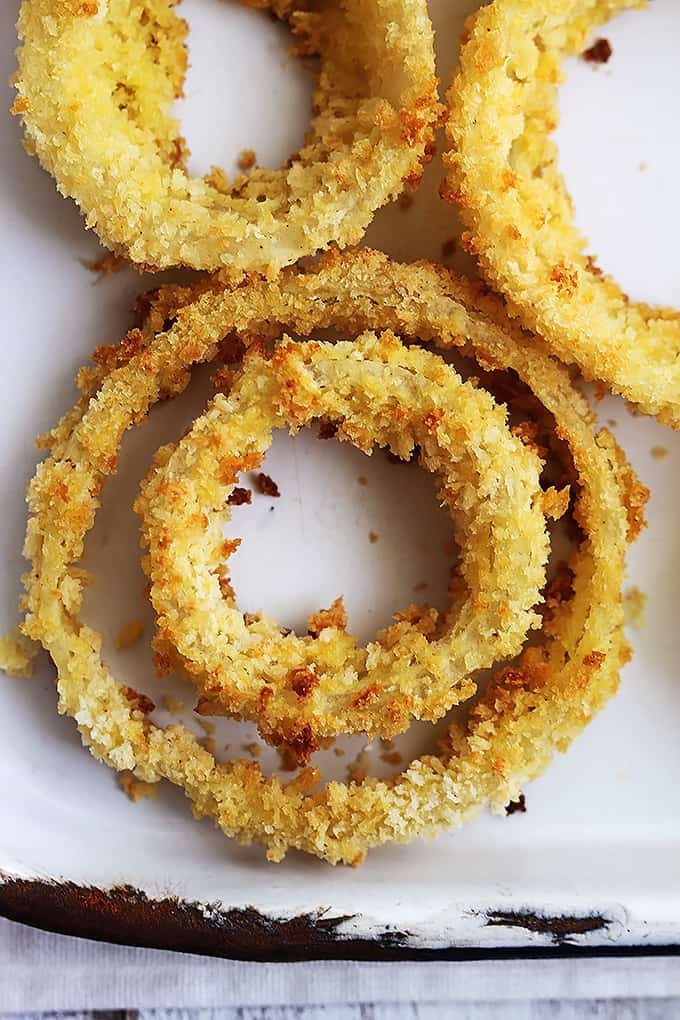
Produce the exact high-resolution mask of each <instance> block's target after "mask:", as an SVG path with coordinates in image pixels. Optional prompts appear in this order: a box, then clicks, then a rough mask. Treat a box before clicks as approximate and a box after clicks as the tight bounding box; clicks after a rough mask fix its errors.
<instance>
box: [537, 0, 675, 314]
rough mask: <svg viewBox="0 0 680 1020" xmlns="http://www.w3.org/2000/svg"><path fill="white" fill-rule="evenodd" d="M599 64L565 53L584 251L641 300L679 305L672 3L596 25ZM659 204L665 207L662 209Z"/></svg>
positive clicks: (564, 159) (573, 177)
mask: <svg viewBox="0 0 680 1020" xmlns="http://www.w3.org/2000/svg"><path fill="white" fill-rule="evenodd" d="M602 37H604V38H606V39H607V40H608V42H609V43H610V45H611V47H612V55H611V57H610V58H609V60H608V61H607V63H605V64H597V63H595V64H593V63H588V62H586V61H584V60H582V59H580V58H575V59H571V60H569V61H567V63H566V65H565V70H566V71H567V75H568V77H567V80H566V82H565V83H564V85H563V86H562V88H561V90H560V126H559V128H558V130H557V133H556V140H557V143H558V146H559V162H560V169H561V170H562V173H563V174H564V176H565V179H566V183H567V187H568V189H569V191H570V193H571V195H572V198H573V199H574V204H575V207H576V223H577V226H578V228H579V229H580V230H581V231H582V233H583V234H584V236H585V237H586V238H587V239H588V243H587V246H586V251H587V252H589V253H590V254H592V255H593V256H594V257H595V260H596V262H597V264H598V265H599V266H600V267H601V268H602V269H604V270H605V271H606V272H608V273H611V274H613V275H614V277H615V279H616V280H617V281H618V283H619V284H620V286H621V287H622V289H623V290H624V291H625V292H626V293H627V294H628V295H629V296H630V297H631V298H632V299H633V300H637V301H647V302H650V303H658V304H662V305H667V304H671V305H676V306H677V305H678V304H680V275H679V273H678V263H677V253H676V242H675V239H676V238H677V236H678V234H679V233H680V207H679V206H678V202H677V167H678V162H679V160H680V143H679V142H678V135H677V132H675V131H672V130H668V129H667V127H666V126H667V125H670V124H672V123H673V122H674V118H675V116H676V112H677V96H678V94H679V93H680V64H678V60H677V46H676V39H677V3H676V2H675V0H655V2H654V3H653V4H651V5H649V7H647V8H646V9H645V10H643V11H626V12H624V13H623V14H620V15H619V16H617V17H616V18H614V19H613V20H612V21H610V22H608V23H607V24H605V25H604V26H603V27H602V28H600V29H598V31H597V32H596V35H595V38H602ZM660 208H663V210H664V212H663V216H660V215H659V212H658V210H659V209H660Z"/></svg>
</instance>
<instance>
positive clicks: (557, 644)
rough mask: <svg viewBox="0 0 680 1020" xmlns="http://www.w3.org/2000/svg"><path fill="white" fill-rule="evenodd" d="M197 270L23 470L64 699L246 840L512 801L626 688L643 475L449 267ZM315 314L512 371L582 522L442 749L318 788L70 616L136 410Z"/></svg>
mask: <svg viewBox="0 0 680 1020" xmlns="http://www.w3.org/2000/svg"><path fill="white" fill-rule="evenodd" d="M202 287H203V291H202V293H201V294H200V295H199V296H198V297H197V299H196V300H195V301H194V303H193V304H189V305H186V306H185V307H180V308H179V309H177V310H175V311H171V308H172V304H173V300H174V299H173V296H172V295H170V297H169V298H167V299H164V301H165V304H166V307H165V308H162V309H161V310H160V311H155V310H153V309H152V316H151V319H150V322H149V323H147V328H146V330H143V331H141V332H140V331H133V332H132V333H131V334H129V335H128V337H126V338H125V340H124V341H123V344H122V345H121V346H120V347H113V348H110V349H107V350H102V351H100V352H99V353H98V361H99V367H98V368H97V369H95V370H93V371H89V372H85V373H84V374H82V375H81V377H80V381H81V385H82V387H83V389H84V390H85V392H84V394H83V397H82V399H81V401H80V402H79V404H78V405H76V407H75V408H74V410H73V411H71V412H70V413H69V414H67V415H66V416H65V418H64V419H63V420H62V422H61V423H59V425H57V427H56V428H55V429H54V430H53V431H52V433H51V434H50V437H49V439H48V440H47V442H49V443H50V444H51V448H52V449H51V455H50V456H49V458H48V459H47V460H46V461H44V462H43V463H42V464H41V465H40V466H39V468H38V470H37V471H36V475H35V477H34V479H33V481H32V482H31V484H30V486H29V494H28V498H29V506H30V518H29V523H28V529H27V538H26V546H25V552H26V555H27V557H28V558H29V559H30V562H31V566H30V569H29V571H28V573H27V574H26V576H25V585H26V597H25V605H26V619H25V622H24V629H25V632H26V633H27V635H28V636H29V637H32V638H34V639H36V640H38V641H40V642H41V644H42V645H43V646H44V647H45V648H46V649H47V650H48V652H49V654H50V655H51V656H52V658H53V660H54V662H55V665H56V668H57V677H58V679H57V685H58V692H59V707H60V711H61V712H62V713H67V714H68V715H71V716H72V717H73V718H74V719H75V720H76V722H77V724H78V728H79V730H80V733H81V735H82V738H83V741H84V743H85V744H86V745H88V746H89V747H90V749H91V751H92V753H93V754H94V755H95V757H97V758H99V759H100V760H102V761H105V762H107V763H108V764H109V765H111V766H113V767H114V768H116V769H118V770H123V769H129V770H132V771H134V772H135V774H136V775H137V777H138V778H139V779H142V780H145V781H154V780H158V779H160V778H166V779H169V780H170V781H171V782H172V783H175V784H176V785H178V786H180V787H182V788H183V789H184V790H185V792H186V794H187V796H188V797H189V798H190V799H191V800H192V802H193V810H194V813H195V814H196V815H198V816H201V815H209V816H210V817H211V818H213V819H214V820H215V822H216V823H217V825H218V826H219V827H220V828H221V829H222V830H223V831H224V832H225V833H226V834H228V835H230V836H234V837H236V838H237V839H238V840H239V841H240V842H242V843H249V842H251V841H253V840H257V841H259V842H261V843H263V844H264V845H265V846H266V847H267V848H268V856H269V857H270V858H271V859H272V860H279V859H281V858H282V857H283V856H284V854H285V852H286V850H287V849H288V848H291V847H297V848H300V849H302V850H306V851H308V852H309V853H313V854H316V855H317V856H319V857H322V858H325V859H326V860H328V861H331V862H333V863H336V862H340V861H342V862H347V863H357V862H358V861H360V860H361V858H362V857H363V855H364V853H365V852H366V850H367V849H368V848H370V847H372V846H377V845H378V844H380V843H384V842H387V841H393V842H406V841H408V840H411V839H413V838H414V837H416V836H422V835H432V834H434V833H435V832H437V831H438V830H439V829H441V828H443V827H445V826H448V827H452V826H457V825H460V824H462V823H463V822H464V821H466V820H467V819H469V818H471V817H472V816H474V815H475V814H476V813H477V812H479V810H480V809H481V808H482V807H483V806H485V805H491V806H492V807H493V808H496V809H499V810H501V809H502V808H503V806H504V805H505V804H507V802H508V801H509V800H512V799H513V798H516V797H517V795H518V792H519V790H520V788H521V787H522V785H523V784H524V783H526V782H527V780H529V779H531V778H532V777H534V776H536V775H537V774H538V773H539V772H540V771H541V770H542V769H543V767H544V766H545V765H546V764H547V762H548V761H549V759H550V757H551V755H552V754H553V753H554V752H555V751H556V750H564V749H565V748H566V747H567V745H568V744H569V743H570V741H571V740H572V739H573V738H574V737H575V736H576V735H577V734H578V733H580V732H581V730H582V729H583V727H584V726H585V724H586V723H587V722H588V720H589V719H590V718H591V717H592V715H593V714H594V713H595V712H596V711H597V710H598V709H599V708H601V707H602V705H603V704H604V702H605V701H606V700H607V698H608V697H609V696H610V695H611V694H612V693H613V692H614V691H615V689H616V686H617V681H618V672H619V667H620V665H621V663H622V661H624V659H625V657H626V655H627V646H626V643H625V640H624V636H623V630H622V622H623V619H622V618H623V611H622V605H621V586H622V581H623V573H624V556H625V550H626V545H627V542H628V540H629V539H630V538H631V537H633V536H634V535H635V534H636V533H637V531H639V529H640V527H641V526H642V507H643V506H644V501H645V496H646V493H645V490H644V489H643V488H642V487H641V486H640V484H639V482H637V480H636V479H635V476H634V475H633V473H632V471H631V469H630V468H629V467H628V465H627V463H626V461H625V458H624V455H623V454H622V452H621V451H620V450H619V448H618V447H617V445H616V443H615V441H614V439H613V438H612V436H611V435H610V434H609V433H608V432H606V431H605V430H603V431H602V432H600V433H599V434H598V435H595V433H594V432H593V421H592V415H591V413H590V411H589V409H588V407H587V405H586V403H585V401H584V400H583V398H582V397H581V396H580V395H579V394H578V393H577V392H576V391H575V390H574V388H573V387H572V385H571V383H570V381H569V377H568V374H567V372H566V370H564V369H563V368H561V367H560V366H559V365H558V364H557V363H556V362H554V361H553V360H552V359H551V358H550V356H549V355H548V354H547V353H546V351H545V349H544V347H543V345H542V344H541V342H540V341H539V340H537V339H536V338H535V337H531V336H527V335H525V334H523V333H522V332H521V331H520V330H519V329H518V328H517V327H515V326H513V325H512V323H511V322H510V321H508V320H507V318H506V316H505V313H504V309H503V307H502V305H501V304H500V302H498V301H497V300H496V299H495V298H493V297H488V296H487V297H485V296H483V295H482V294H481V293H480V292H479V291H478V290H476V289H475V288H474V286H473V285H472V284H470V283H469V282H468V281H464V280H459V279H456V278H455V277H453V276H451V275H449V273H448V272H447V271H446V270H444V269H443V268H441V267H437V266H433V265H430V264H427V263H422V264H414V265H412V266H403V265H399V264H397V263H393V262H390V261H389V260H388V259H387V258H386V256H384V255H380V254H378V253H375V252H370V251H358V252H354V253H349V254H347V255H346V256H344V257H343V256H340V255H335V254H333V255H332V256H331V257H327V258H325V259H323V260H321V262H320V263H319V264H318V265H317V266H316V267H315V269H314V270H313V271H312V272H310V273H308V274H304V273H300V272H299V271H296V270H290V271H286V272H284V273H283V274H282V275H281V276H280V277H279V278H278V279H276V280H274V281H272V282H271V283H268V282H267V281H264V280H253V279H247V278H246V279H244V280H243V281H242V282H241V284H240V285H239V284H233V285H232V286H230V287H226V288H225V287H222V286H221V284H220V281H219V280H218V279H215V280H213V281H211V283H210V284H208V285H206V284H205V283H204V284H202ZM182 300H184V296H182V295H180V296H178V298H177V302H176V303H177V304H179V303H181V301H182ZM168 315H169V316H170V319H169V321H168V323H167V327H168V328H167V329H166V330H165V331H164V332H160V333H158V335H156V336H153V335H152V325H151V323H153V324H154V325H155V324H157V323H162V322H163V321H164V320H165V319H166V317H167V316H168ZM319 326H324V327H327V326H332V327H334V328H336V329H337V330H338V331H340V332H342V333H344V335H356V334H358V333H360V332H362V331H364V330H382V329H389V330H392V331H394V332H398V333H399V334H401V335H402V336H404V337H405V338H407V339H408V338H415V337H418V338H420V339H422V340H425V341H432V342H434V343H436V344H438V345H439V346H440V347H442V348H447V347H452V346H459V347H461V348H462V349H463V351H464V352H465V353H468V354H474V355H476V356H477V358H478V360H479V361H480V363H481V365H482V366H483V367H485V368H486V369H489V370H491V369H493V370H496V371H497V372H498V373H501V372H502V373H505V377H506V378H507V377H508V376H507V373H508V372H509V374H510V378H511V380H512V378H513V377H514V378H517V379H519V380H521V381H522V382H523V383H524V384H526V386H528V387H529V388H530V389H531V391H532V392H533V394H534V395H535V397H536V398H537V399H538V400H540V402H541V403H542V404H543V406H544V408H545V414H546V415H547V416H552V417H553V418H554V422H555V431H556V434H557V435H558V436H559V437H560V439H561V441H563V443H565V444H567V446H568V448H569V451H570V455H571V458H572V460H573V471H574V493H575V495H574V516H575V518H576V520H577V522H578V525H579V527H580V529H581V532H582V536H583V537H582V540H581V542H580V544H579V546H578V548H577V549H576V551H575V552H574V554H573V555H572V557H571V559H570V562H569V570H570V573H569V580H568V583H565V584H562V585H560V586H558V588H557V589H556V590H554V591H552V592H550V593H549V595H548V596H547V598H546V611H545V620H546V623H545V627H544V630H543V636H542V641H541V642H540V643H539V644H537V645H535V646H534V647H531V648H529V649H528V650H527V651H526V652H525V654H524V656H523V658H522V659H521V660H520V662H519V664H518V665H517V666H515V667H514V668H512V669H509V670H508V669H505V670H502V671H501V673H500V674H499V675H498V676H497V677H496V678H495V679H494V681H493V682H492V683H491V684H490V686H489V688H488V689H487V691H486V692H485V693H484V695H483V696H482V697H481V699H480V701H479V702H478V703H477V704H476V705H475V707H474V708H473V709H472V710H471V712H470V714H469V717H468V720H467V722H466V723H465V724H464V725H459V724H455V725H453V726H452V727H451V729H450V732H449V737H448V739H447V742H446V746H444V747H443V748H442V750H441V752H440V753H439V754H437V755H434V754H432V755H426V756H423V757H422V758H419V759H417V760H415V761H413V762H411V763H410V764H409V765H408V767H407V768H406V769H405V770H404V771H403V772H402V773H401V775H399V776H396V777H394V778H392V779H387V780H377V779H373V778H368V779H366V780H364V781H363V782H362V783H359V784H357V783H350V784H349V785H344V784H342V783H337V782H331V783H329V784H328V785H327V786H325V787H324V788H323V789H322V790H321V791H319V792H317V793H314V792H308V791H306V790H305V788H304V783H298V784H296V783H295V781H294V782H293V783H292V784H289V785H287V786H286V785H284V784H283V783H282V782H281V780H280V779H278V778H277V777H269V778H267V777H266V776H265V775H264V774H263V773H262V771H261V769H260V767H259V765H258V764H257V762H254V761H242V760H231V761H228V762H225V763H218V762H216V761H215V758H214V757H213V755H212V754H210V753H209V752H208V751H207V750H206V749H205V748H203V747H201V746H200V744H199V743H198V742H197V740H196V738H195V737H194V736H193V735H192V734H190V733H189V732H188V731H187V730H186V729H185V728H183V727H181V726H171V727H168V728H167V729H160V728H159V727H157V726H155V725H153V724H152V723H151V722H150V721H149V719H148V718H147V715H146V712H148V705H147V704H146V703H145V701H146V700H148V699H144V698H143V697H140V696H137V695H136V694H135V692H134V691H131V690H130V688H127V687H125V686H123V685H121V684H119V683H118V682H117V681H116V680H115V679H114V678H113V676H112V675H111V673H110V671H109V669H108V667H107V666H106V664H105V663H104V662H103V660H102V657H101V644H102V641H101V637H100V635H99V634H97V633H96V632H95V631H93V630H92V629H91V628H90V627H88V626H86V625H85V624H84V623H83V622H82V621H81V620H80V619H79V617H78V610H79V606H80V602H81V587H82V575H81V574H80V573H79V572H78V570H77V568H76V567H75V564H76V563H77V561H78V560H79V558H80V557H81V555H82V552H83V543H84V539H85V536H86V534H87V532H88V530H89V529H90V528H91V527H92V524H93V522H94V517H95V513H96V510H97V506H98V502H99V493H100V491H101V488H102V485H103V483H104V481H105V480H106V477H107V476H108V475H110V474H111V473H112V472H113V471H114V470H115V467H116V458H117V454H118V450H119V446H120V442H121V439H122V436H123V434H124V432H125V430H126V429H127V428H129V427H130V426H131V425H132V424H135V423H137V422H139V421H141V420H142V419H143V418H144V416H145V415H146V413H147V412H148V410H149V408H150V406H151V405H152V404H153V403H154V402H156V401H157V400H159V399H160V398H161V397H167V396H170V395H171V394H172V393H178V392H180V391H181V390H182V389H183V388H184V387H185V386H186V383H187V380H188V377H189V369H190V368H191V366H192V365H194V364H197V363H199V362H202V361H206V360H208V359H210V358H211V357H213V355H214V354H215V353H216V350H217V348H218V344H219V342H220V340H221V339H222V338H223V337H224V336H228V335H229V334H230V333H233V332H234V331H236V332H237V333H239V334H240V335H242V336H244V337H248V336H252V335H258V334H259V335H265V336H266V335H270V336H277V335H280V333H281V332H282V330H284V329H285V328H288V329H290V330H291V331H292V332H295V333H296V334H298V335H301V336H308V335H310V334H311V333H312V332H313V331H314V330H315V329H317V328H318V327H319Z"/></svg>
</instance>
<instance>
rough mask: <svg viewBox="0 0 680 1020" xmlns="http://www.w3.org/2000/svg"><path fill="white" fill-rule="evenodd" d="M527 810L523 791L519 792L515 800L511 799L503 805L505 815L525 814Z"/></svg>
mask: <svg viewBox="0 0 680 1020" xmlns="http://www.w3.org/2000/svg"><path fill="white" fill-rule="evenodd" d="M526 811H527V799H526V797H525V796H524V794H523V793H520V795H519V797H518V798H517V800H511V801H510V803H509V804H506V805H505V813H506V815H516V814H518V813H519V814H522V815H525V814H526Z"/></svg>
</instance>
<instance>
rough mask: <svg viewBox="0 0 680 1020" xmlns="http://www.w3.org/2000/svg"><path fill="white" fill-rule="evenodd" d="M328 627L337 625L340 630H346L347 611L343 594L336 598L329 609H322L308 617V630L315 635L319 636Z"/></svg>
mask: <svg viewBox="0 0 680 1020" xmlns="http://www.w3.org/2000/svg"><path fill="white" fill-rule="evenodd" d="M326 627H336V628H337V629H338V630H345V628H346V627H347V611H346V610H345V603H344V601H343V598H342V595H339V596H338V598H337V599H334V600H333V602H332V603H331V605H330V606H329V608H328V609H320V610H319V611H318V613H312V614H311V616H309V617H308V619H307V631H308V632H309V633H310V634H311V635H312V636H313V637H318V636H319V634H320V633H321V631H322V630H325V628H326Z"/></svg>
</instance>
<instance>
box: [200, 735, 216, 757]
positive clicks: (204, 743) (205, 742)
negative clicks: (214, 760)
mask: <svg viewBox="0 0 680 1020" xmlns="http://www.w3.org/2000/svg"><path fill="white" fill-rule="evenodd" d="M198 742H199V744H200V745H201V747H204V748H205V749H206V751H208V752H209V753H210V754H212V755H214V754H215V751H216V750H217V744H216V743H215V738H214V737H201V739H200V740H199V741H198Z"/></svg>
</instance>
